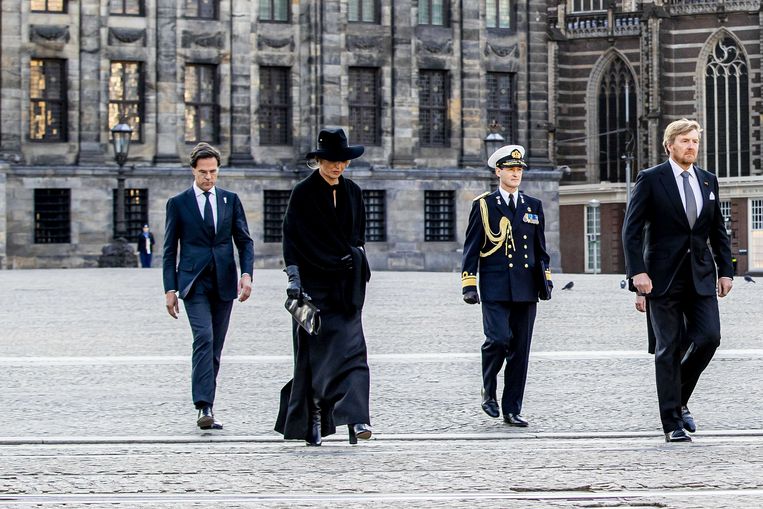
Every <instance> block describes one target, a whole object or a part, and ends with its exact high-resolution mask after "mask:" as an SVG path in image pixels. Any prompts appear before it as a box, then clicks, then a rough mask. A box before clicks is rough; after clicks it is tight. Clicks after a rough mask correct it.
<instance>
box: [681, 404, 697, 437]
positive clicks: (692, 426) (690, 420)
mask: <svg viewBox="0 0 763 509" xmlns="http://www.w3.org/2000/svg"><path fill="white" fill-rule="evenodd" d="M681 419H683V421H684V429H685V430H686V431H688V432H689V433H694V432H695V431H697V424H696V423H695V422H694V417H692V415H691V412H689V409H688V408H686V407H685V406H682V407H681Z"/></svg>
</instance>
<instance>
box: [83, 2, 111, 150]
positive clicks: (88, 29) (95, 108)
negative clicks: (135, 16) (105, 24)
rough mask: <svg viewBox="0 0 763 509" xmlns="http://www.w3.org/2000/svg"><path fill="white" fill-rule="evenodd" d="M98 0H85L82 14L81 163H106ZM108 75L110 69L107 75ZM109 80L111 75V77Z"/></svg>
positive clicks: (106, 128)
mask: <svg viewBox="0 0 763 509" xmlns="http://www.w3.org/2000/svg"><path fill="white" fill-rule="evenodd" d="M100 8H101V6H100V2H99V1H98V0H82V1H81V2H80V15H79V18H80V19H79V25H80V31H79V38H80V42H79V156H78V158H77V162H78V163H79V164H103V163H104V157H103V155H104V152H105V151H104V147H103V145H102V144H101V137H102V136H103V133H104V132H105V131H106V130H108V129H109V127H110V126H102V125H101V114H100V108H101V16H100ZM105 75H106V76H107V77H108V70H106V74H105ZM107 79H108V78H107Z"/></svg>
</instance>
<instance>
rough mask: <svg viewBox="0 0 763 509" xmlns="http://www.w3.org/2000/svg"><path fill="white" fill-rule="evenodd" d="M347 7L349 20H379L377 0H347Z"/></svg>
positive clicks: (365, 21)
mask: <svg viewBox="0 0 763 509" xmlns="http://www.w3.org/2000/svg"><path fill="white" fill-rule="evenodd" d="M347 8H348V12H347V19H348V20H349V21H351V22H364V23H378V22H379V0H349V3H348V5H347Z"/></svg>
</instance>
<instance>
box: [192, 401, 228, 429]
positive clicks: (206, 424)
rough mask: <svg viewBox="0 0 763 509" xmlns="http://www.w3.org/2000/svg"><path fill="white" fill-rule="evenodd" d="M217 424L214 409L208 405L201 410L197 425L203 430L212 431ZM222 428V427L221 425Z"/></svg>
mask: <svg viewBox="0 0 763 509" xmlns="http://www.w3.org/2000/svg"><path fill="white" fill-rule="evenodd" d="M214 424H215V414H214V413H213V412H212V407H211V406H209V405H207V406H205V407H201V408H199V417H198V418H197V419H196V425H197V426H198V427H200V428H201V429H212V426H214ZM220 427H222V425H220Z"/></svg>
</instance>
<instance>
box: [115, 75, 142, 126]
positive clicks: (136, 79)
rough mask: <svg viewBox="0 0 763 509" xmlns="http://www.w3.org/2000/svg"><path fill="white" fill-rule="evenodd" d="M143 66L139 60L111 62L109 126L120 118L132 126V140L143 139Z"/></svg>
mask: <svg viewBox="0 0 763 509" xmlns="http://www.w3.org/2000/svg"><path fill="white" fill-rule="evenodd" d="M142 69H143V66H142V64H141V63H140V62H111V75H110V77H109V128H111V127H114V126H115V125H117V124H118V123H119V122H120V121H121V120H122V119H126V120H127V123H128V124H129V125H130V127H132V130H133V131H132V136H131V139H132V140H133V141H141V140H142V139H143V133H142V131H143V128H142V124H143V122H142V120H143V72H142Z"/></svg>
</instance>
